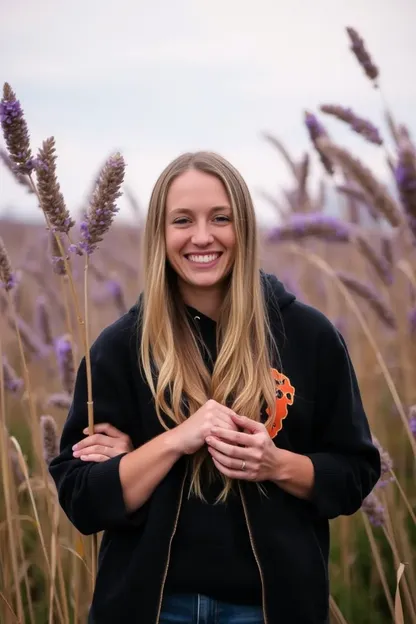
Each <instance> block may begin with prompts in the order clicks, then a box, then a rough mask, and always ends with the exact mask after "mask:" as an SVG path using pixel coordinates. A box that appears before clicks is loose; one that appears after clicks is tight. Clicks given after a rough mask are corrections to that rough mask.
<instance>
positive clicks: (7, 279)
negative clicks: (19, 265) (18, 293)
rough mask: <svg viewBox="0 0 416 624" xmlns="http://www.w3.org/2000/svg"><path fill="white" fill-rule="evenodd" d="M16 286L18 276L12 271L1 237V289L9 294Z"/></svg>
mask: <svg viewBox="0 0 416 624" xmlns="http://www.w3.org/2000/svg"><path fill="white" fill-rule="evenodd" d="M15 285H16V275H15V274H14V273H13V271H12V265H11V262H10V258H9V255H8V253H7V250H6V247H5V245H4V242H3V239H2V238H1V237H0V288H4V290H5V291H6V292H8V291H9V290H11V289H12V288H13V287H14V286H15Z"/></svg>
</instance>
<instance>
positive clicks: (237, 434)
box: [211, 427, 257, 447]
mask: <svg viewBox="0 0 416 624" xmlns="http://www.w3.org/2000/svg"><path fill="white" fill-rule="evenodd" d="M211 431H212V435H213V436H215V438H221V440H224V441H225V442H228V443H229V444H232V445H234V446H237V445H240V446H247V447H251V446H256V445H257V440H256V438H255V437H254V436H253V435H252V434H251V433H243V432H242V431H232V430H231V429H223V428H221V427H213V428H212V430H211Z"/></svg>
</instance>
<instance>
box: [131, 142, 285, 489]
mask: <svg viewBox="0 0 416 624" xmlns="http://www.w3.org/2000/svg"><path fill="white" fill-rule="evenodd" d="M188 169H196V170H198V171H201V172H204V173H207V174H211V175H214V176H216V177H217V178H218V179H219V180H220V181H221V182H222V183H223V185H224V187H225V189H226V191H227V194H228V197H229V201H230V203H231V208H232V213H233V222H234V227H235V236H236V252H235V261H234V265H233V268H232V271H231V274H230V276H229V285H228V290H227V293H226V295H225V298H224V301H223V304H222V307H221V310H220V315H219V319H218V323H217V353H218V355H217V359H216V361H215V365H214V369H213V373H212V375H211V374H210V372H209V371H208V369H207V366H206V364H205V363H204V360H203V357H202V355H201V352H200V348H199V346H198V342H197V338H196V337H195V334H194V332H193V331H192V329H191V325H190V321H189V318H188V315H187V314H186V308H185V304H184V302H183V300H182V298H181V296H180V294H179V290H178V288H177V286H176V285H175V273H174V272H173V270H172V269H171V267H170V265H169V264H168V261H167V257H166V245H165V234H164V232H165V211H166V197H167V193H168V190H169V187H170V184H171V183H172V181H173V180H174V179H175V178H176V177H177V176H179V175H180V174H181V173H183V172H185V171H187V170H188ZM257 236H258V234H257V226H256V218H255V213H254V207H253V203H252V200H251V196H250V193H249V190H248V188H247V186H246V183H245V182H244V180H243V178H242V177H241V175H240V174H239V173H238V171H237V170H236V169H235V168H234V167H233V166H232V165H231V164H230V163H229V162H228V161H227V160H225V159H224V158H222V157H221V156H219V155H218V154H215V153H212V152H197V153H187V154H183V155H181V156H179V157H178V158H176V159H175V160H174V161H173V162H172V163H170V164H169V165H168V166H167V167H166V169H165V170H164V171H163V172H162V174H161V175H160V177H159V179H158V180H157V182H156V184H155V187H154V189H153V192H152V195H151V198H150V204H149V210H148V215H147V220H146V225H145V229H144V236H143V247H142V251H143V279H144V287H143V296H142V304H141V315H140V325H141V327H140V332H141V344H140V360H141V367H142V371H143V373H144V376H145V379H146V381H147V383H148V385H149V386H150V389H151V391H152V394H153V397H154V400H155V407H156V413H157V416H158V418H159V420H160V422H161V423H162V425H163V426H164V427H165V428H166V429H168V425H167V423H166V422H165V421H164V418H163V416H162V413H163V414H164V416H165V417H167V418H170V419H171V420H172V421H173V422H174V423H176V424H180V423H181V422H183V421H184V420H185V419H186V418H187V417H188V415H189V414H193V413H194V412H195V411H197V410H198V409H199V408H200V407H201V406H202V405H204V403H206V401H207V400H208V399H214V400H215V401H217V402H218V403H221V404H223V405H227V406H228V407H230V408H231V409H233V410H234V411H235V412H237V414H241V415H244V416H247V417H248V418H251V419H253V420H256V421H258V420H260V415H261V411H262V408H263V407H264V406H265V404H266V405H267V406H268V407H269V413H270V415H269V420H268V421H267V422H266V425H267V424H268V423H269V422H270V421H271V420H272V419H273V418H274V414H275V384H274V381H273V379H272V375H271V370H270V369H271V366H272V364H271V362H272V357H273V355H272V351H271V347H272V348H274V349H276V345H275V343H274V340H273V338H272V334H271V331H270V325H269V321H268V318H267V313H266V306H265V301H264V296H263V289H262V285H261V275H260V264H259V258H258V240H257ZM203 465H205V466H206V468H207V470H208V475H209V478H210V479H211V478H212V477H213V476H214V474H215V473H218V471H217V470H216V469H215V466H214V465H213V463H212V461H211V459H210V458H208V453H207V451H206V449H205V448H203V449H201V451H199V452H198V453H196V454H195V455H194V456H193V461H192V466H193V470H192V482H191V490H193V492H194V493H195V494H196V495H197V496H199V497H201V498H203V494H202V478H201V475H202V473H201V471H202V467H203ZM221 477H222V479H223V483H224V487H223V489H222V492H221V494H220V496H219V499H218V500H225V499H226V498H227V495H228V493H229V492H230V490H231V486H232V481H231V480H230V479H228V478H226V477H224V476H223V475H221Z"/></svg>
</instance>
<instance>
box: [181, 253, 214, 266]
mask: <svg viewBox="0 0 416 624" xmlns="http://www.w3.org/2000/svg"><path fill="white" fill-rule="evenodd" d="M219 255H220V254H211V255H209V256H206V255H205V256H188V260H190V261H191V262H199V263H206V264H208V262H213V261H214V260H216V259H217V258H219Z"/></svg>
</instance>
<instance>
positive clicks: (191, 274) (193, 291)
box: [165, 169, 236, 316]
mask: <svg viewBox="0 0 416 624" xmlns="http://www.w3.org/2000/svg"><path fill="white" fill-rule="evenodd" d="M233 221H234V219H233V210H232V207H231V202H230V200H229V199H228V196H227V193H226V190H225V187H224V185H223V184H222V182H221V180H220V179H219V178H217V177H215V176H212V175H210V174H207V173H204V172H202V171H198V170H195V169H190V170H189V171H186V172H185V173H183V174H182V175H181V176H179V177H177V178H176V179H175V180H174V181H173V182H172V184H171V186H170V188H169V191H168V194H167V198H166V233H165V236H166V256H167V259H168V261H169V263H170V266H171V267H172V268H173V270H174V271H175V272H176V274H177V277H178V285H179V288H180V291H181V294H182V297H183V300H184V301H185V303H187V304H188V305H192V306H194V307H195V308H200V307H201V304H202V307H203V308H204V309H203V310H201V311H202V312H204V311H205V312H206V313H208V316H209V314H210V313H211V314H213V315H216V314H218V312H219V310H220V304H221V300H222V298H223V294H224V293H223V290H224V288H225V287H226V279H227V277H228V276H229V275H230V272H231V269H232V266H233V262H234V253H235V244H236V241H235V230H234V223H233Z"/></svg>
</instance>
